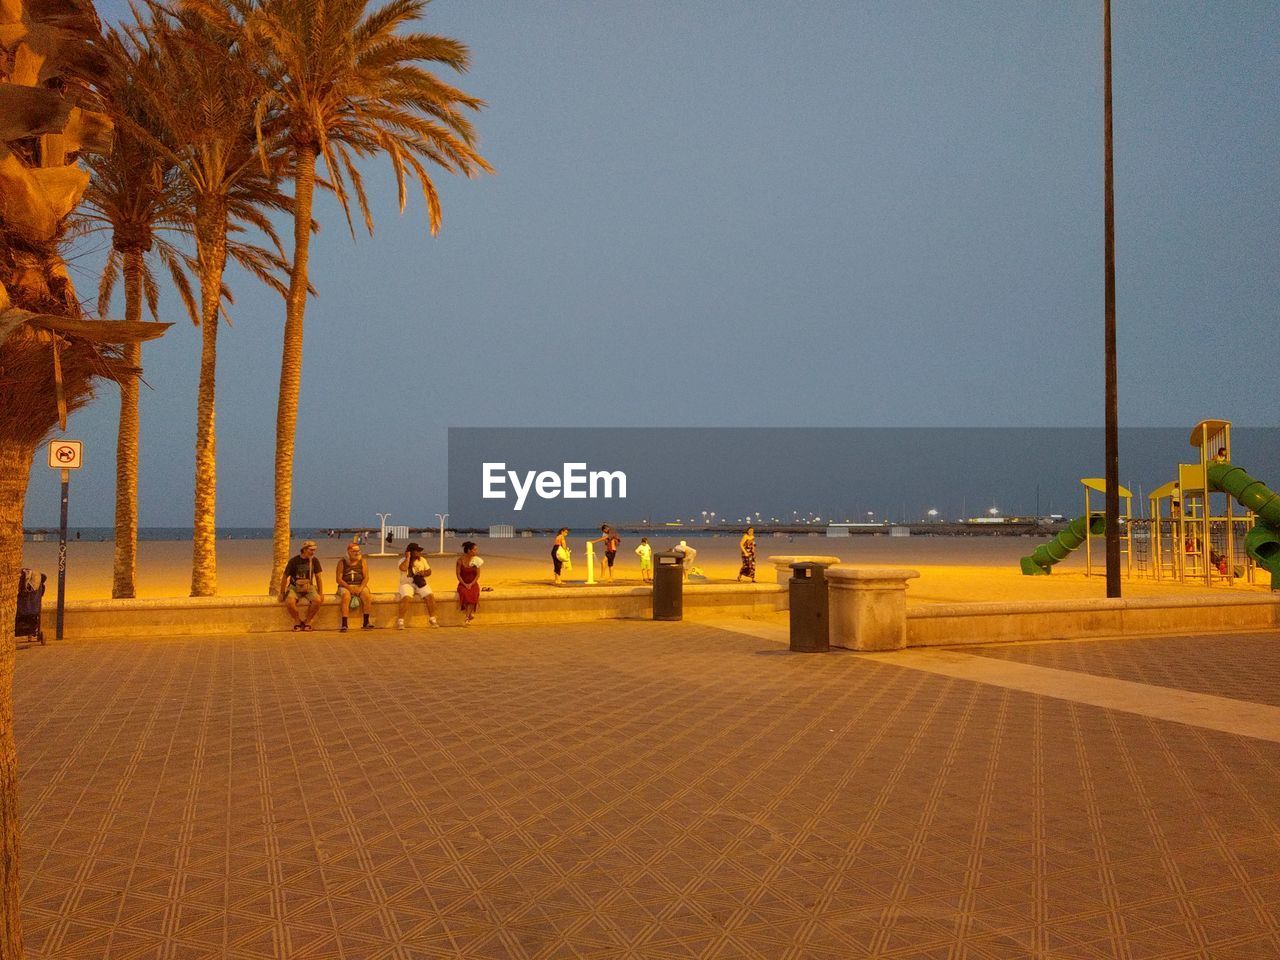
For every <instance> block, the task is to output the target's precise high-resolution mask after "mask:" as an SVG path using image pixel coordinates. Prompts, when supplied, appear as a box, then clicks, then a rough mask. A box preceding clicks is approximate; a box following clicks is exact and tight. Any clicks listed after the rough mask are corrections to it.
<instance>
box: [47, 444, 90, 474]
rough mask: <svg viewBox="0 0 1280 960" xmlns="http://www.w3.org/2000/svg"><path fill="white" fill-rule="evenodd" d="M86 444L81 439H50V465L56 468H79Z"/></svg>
mask: <svg viewBox="0 0 1280 960" xmlns="http://www.w3.org/2000/svg"><path fill="white" fill-rule="evenodd" d="M83 453H84V444H83V443H81V442H80V441H79V440H50V441H49V466H51V467H52V468H53V469H55V470H79V469H80V464H81V459H82V454H83Z"/></svg>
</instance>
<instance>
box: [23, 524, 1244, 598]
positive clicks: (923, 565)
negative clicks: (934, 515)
mask: <svg viewBox="0 0 1280 960" xmlns="http://www.w3.org/2000/svg"><path fill="white" fill-rule="evenodd" d="M650 539H651V542H652V543H653V545H654V547H655V548H657V549H659V550H663V549H669V548H670V547H671V546H673V545H674V544H675V542H676V538H675V537H670V536H665V535H660V536H658V537H653V538H650ZM421 542H422V543H423V544H424V545H425V546H427V548H428V550H431V549H434V548H437V547H438V546H439V541H438V540H437V539H435V538H432V537H424V538H422V541H421ZM478 542H479V544H480V552H481V555H482V556H483V557H485V559H486V564H485V566H484V568H483V574H482V578H481V582H482V583H483V584H485V585H487V586H492V587H494V588H495V589H497V590H501V589H503V588H504V587H513V586H537V585H547V584H549V583H550V582H551V558H550V551H551V543H550V541H549V540H545V539H520V538H517V539H514V540H488V539H487V538H479V539H478ZM639 542H640V539H639V537H638V536H634V535H629V536H626V537H624V539H623V545H622V550H621V552H620V553H619V555H618V567H617V569H616V570H615V576H616V579H617V582H618V583H619V584H628V583H631V584H639V583H640V572H639V561H638V560H637V558H636V556H635V554H634V553H633V552H632V551H633V550H634V549H635V546H636V544H638V543H639ZM1042 542H1044V539H1043V538H1030V537H989V536H980V537H909V538H891V537H887V536H877V537H872V536H858V537H850V538H847V539H828V538H826V537H794V538H785V537H778V538H773V537H763V538H761V539H760V540H759V541H758V549H757V553H758V556H759V558H760V565H759V567H758V570H757V576H758V579H759V580H761V581H762V582H771V581H772V580H773V576H774V574H773V569H772V567H770V566H769V565H768V564H767V563H766V562H765V559H764V558H765V557H767V556H769V555H771V554H821V555H831V556H838V557H840V558H841V559H842V560H844V561H845V562H846V563H865V564H875V565H900V566H907V567H912V568H914V569H916V570H919V571H920V579H919V580H913V581H912V582H911V585H910V588H909V590H908V593H907V596H908V601H909V602H911V603H956V602H967V601H984V600H997V601H1007V600H1055V599H1067V598H1084V597H1102V596H1105V595H1106V589H1105V584H1104V582H1103V578H1102V577H1101V576H1100V575H1097V574H1095V576H1093V577H1085V575H1084V559H1083V556H1082V555H1081V554H1082V553H1083V551H1078V552H1077V554H1076V555H1074V556H1072V557H1071V558H1069V559H1068V560H1067V561H1066V562H1064V563H1062V564H1059V565H1058V567H1056V568H1055V570H1054V573H1053V575H1052V576H1048V577H1024V576H1022V574H1021V572H1020V571H1019V569H1018V558H1019V557H1021V556H1023V555H1024V554H1026V553H1029V552H1030V551H1031V550H1032V549H1033V548H1034V547H1035V546H1036V545H1038V544H1039V543H1042ZM693 545H694V546H695V547H696V548H697V550H698V559H697V563H698V566H700V567H702V569H703V570H704V571H705V572H706V573H707V575H708V577H709V578H710V579H711V580H712V581H721V582H725V581H728V582H732V580H733V578H734V575H735V574H736V573H737V571H738V541H737V538H736V537H728V536H726V537H719V538H714V539H711V538H708V539H701V538H700V539H696V540H694V541H693ZM297 546H298V544H297V543H295V545H294V547H295V551H296V548H297ZM457 546H458V540H456V539H450V540H449V541H447V542H446V547H448V548H450V549H456V548H457ZM343 547H344V541H342V540H337V539H335V540H323V539H322V540H320V551H319V556H320V558H321V561H322V563H323V564H324V569H325V576H324V584H325V587H326V590H327V591H331V589H332V582H333V580H332V571H333V567H334V563H335V562H336V560H337V558H338V557H339V556H340V555H341V552H342V549H343ZM111 555H112V545H111V544H110V543H76V542H72V543H70V544H68V573H67V596H68V598H70V599H73V600H79V599H99V598H106V597H110V595H111ZM573 557H574V561H575V566H574V569H573V571H572V572H571V573H570V574H569V575H568V577H567V579H568V580H570V581H571V587H570V588H572V586H574V585H580V584H581V582H582V580H583V579H584V578H585V573H586V571H585V564H584V561H585V550H584V547H583V541H582V540H580V539H579V540H576V541H574V543H573ZM398 560H399V558H398V557H396V558H387V559H374V560H372V561H371V564H372V576H373V587H374V589H375V590H378V591H382V590H388V591H389V590H391V589H393V588H394V585H395V583H396V582H397V577H398V574H397V573H396V571H395V565H396V563H397V562H398ZM1095 560H1097V561H1100V560H1101V556H1100V549H1099V552H1098V553H1095ZM57 562H58V546H57V544H56V543H27V544H25V545H24V552H23V563H24V564H26V565H28V566H34V567H36V568H37V569H39V570H41V571H43V572H44V573H46V574H48V576H49V596H50V597H52V596H53V591H54V589H55V581H56V574H57ZM431 563H432V565H433V567H434V571H435V572H434V576H433V577H432V580H431V582H432V585H433V586H434V587H435V589H436V592H437V593H440V592H449V591H452V590H453V589H454V586H455V580H454V577H453V556H446V557H431ZM270 564H271V544H270V542H269V541H266V540H222V541H219V543H218V588H219V589H218V592H219V594H221V595H223V596H246V595H259V596H261V595H265V594H266V593H267V577H268V575H269V573H270ZM1096 569H1097V568H1095V570H1096ZM190 577H191V544H190V543H189V542H177V541H170V542H145V541H144V542H142V543H140V544H139V545H138V596H139V597H152V598H158V597H183V596H187V595H188V594H189V593H190ZM1268 583H1269V577H1268V576H1267V575H1266V574H1265V573H1262V572H1260V573H1259V582H1258V584H1256V585H1248V584H1243V585H1240V586H1238V587H1237V588H1236V589H1240V590H1249V591H1255V592H1265V591H1266V590H1267V585H1268ZM1210 589H1212V591H1213V592H1220V591H1222V590H1224V589H1226V588H1225V587H1224V586H1215V587H1213V588H1208V587H1205V586H1204V585H1203V584H1200V585H1181V584H1175V583H1170V582H1167V581H1165V582H1156V581H1152V580H1146V579H1140V578H1134V579H1130V580H1126V581H1125V583H1124V593H1125V596H1187V595H1189V594H1193V593H1203V592H1205V591H1207V590H1210Z"/></svg>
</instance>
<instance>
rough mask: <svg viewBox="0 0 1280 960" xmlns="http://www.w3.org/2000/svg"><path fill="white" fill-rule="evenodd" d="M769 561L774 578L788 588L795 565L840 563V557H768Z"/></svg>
mask: <svg viewBox="0 0 1280 960" xmlns="http://www.w3.org/2000/svg"><path fill="white" fill-rule="evenodd" d="M767 559H768V561H769V562H770V563H771V564H773V571H774V576H775V578H776V579H777V581H778V583H780V584H781V585H782V586H784V587H785V586H787V584H789V583H790V582H791V565H792V564H793V563H825V564H833V563H839V562H840V558H839V557H814V556H810V555H809V554H804V555H799V554H797V555H796V556H791V555H789V554H788V555H786V556H777V557H768V558H767Z"/></svg>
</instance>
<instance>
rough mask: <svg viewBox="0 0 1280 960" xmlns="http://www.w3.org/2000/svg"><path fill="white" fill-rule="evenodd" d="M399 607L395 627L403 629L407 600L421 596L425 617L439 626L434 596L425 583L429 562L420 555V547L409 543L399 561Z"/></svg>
mask: <svg viewBox="0 0 1280 960" xmlns="http://www.w3.org/2000/svg"><path fill="white" fill-rule="evenodd" d="M399 569H400V609H399V615H398V616H397V617H396V629H397V630H403V629H404V618H405V614H407V613H408V612H409V601H410V600H411V599H412V598H414V597H421V598H422V599H423V600H424V601H425V602H426V604H427V618H428V621H429V622H430V624H431V625H432V626H433V627H438V626H440V621H439V620H437V619H436V598H435V594H434V593H432V591H431V585H430V584H428V583H427V577H429V576H431V564H429V563H427V558H426V557H424V556H423V555H422V547H420V546H418V545H417V544H416V543H411V544H409V545H408V546H407V547H405V548H404V559H403V560H401V561H400V567H399Z"/></svg>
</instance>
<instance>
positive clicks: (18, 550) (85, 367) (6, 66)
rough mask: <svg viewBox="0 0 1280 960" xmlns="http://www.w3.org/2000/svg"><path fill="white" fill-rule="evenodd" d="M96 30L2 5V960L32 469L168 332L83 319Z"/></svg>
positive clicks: (56, 4)
mask: <svg viewBox="0 0 1280 960" xmlns="http://www.w3.org/2000/svg"><path fill="white" fill-rule="evenodd" d="M98 29H99V27H98V22H97V18H96V16H95V15H94V12H93V7H92V5H91V4H88V3H85V2H82V0H41V2H40V3H39V4H35V5H31V6H28V5H27V3H26V2H24V0H6V2H4V3H0V369H2V370H3V371H4V375H3V376H2V377H0V960H20V958H21V957H22V922H21V910H20V904H19V891H20V889H21V888H20V882H19V875H18V852H19V845H18V802H17V801H18V758H17V747H16V744H15V742H14V738H13V668H14V655H15V651H14V636H13V628H14V614H15V611H16V608H17V586H18V575H19V570H20V567H21V564H22V514H23V506H24V504H25V500H26V493H27V478H28V476H29V473H30V469H31V462H32V459H33V457H34V456H35V450H36V447H37V446H39V444H40V443H41V442H42V441H43V440H44V439H45V438H46V437H47V436H48V435H49V433H50V432H51V431H52V430H53V428H54V427H55V426H58V425H62V427H63V428H64V429H65V425H66V416H67V413H68V411H69V410H74V409H75V408H76V407H78V406H80V405H82V404H84V403H86V402H87V401H88V400H89V399H90V398H91V397H92V395H93V385H94V382H95V380H97V379H99V378H107V379H114V380H120V379H123V378H127V377H130V376H133V375H134V374H135V373H136V371H134V370H133V369H131V368H130V367H129V365H128V363H127V361H126V360H124V358H122V356H121V351H120V345H121V344H125V345H127V344H131V343H136V342H139V341H142V340H146V339H150V338H151V337H154V336H159V335H160V334H161V333H162V332H163V331H164V327H165V325H164V324H154V323H153V324H141V323H139V324H129V323H103V322H100V321H93V320H86V319H84V318H83V317H81V316H80V309H79V301H78V299H77V297H76V293H75V290H74V288H73V287H72V284H71V282H70V279H69V277H68V276H67V268H66V263H65V262H64V260H63V258H62V256H61V252H60V247H61V243H62V237H63V234H64V230H65V221H66V218H67V216H68V214H70V213H71V211H72V210H74V209H75V206H76V204H77V203H78V202H79V201H80V198H81V196H82V194H83V193H84V190H85V186H86V185H87V182H88V174H87V173H85V171H83V170H81V169H80V168H79V167H78V166H77V164H76V159H77V157H79V156H81V155H84V154H88V153H92V152H97V151H103V150H107V149H110V140H111V137H110V131H111V124H110V121H109V120H108V119H107V118H106V117H105V116H103V115H102V114H101V113H98V112H96V111H95V110H93V109H91V108H92V106H93V105H94V104H95V103H96V101H97V97H96V95H95V92H94V85H95V83H96V82H97V81H98V79H99V78H100V76H101V60H100V58H99V57H98V56H96V54H95V51H94V48H93V41H94V38H95V37H96V36H97V35H98Z"/></svg>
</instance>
